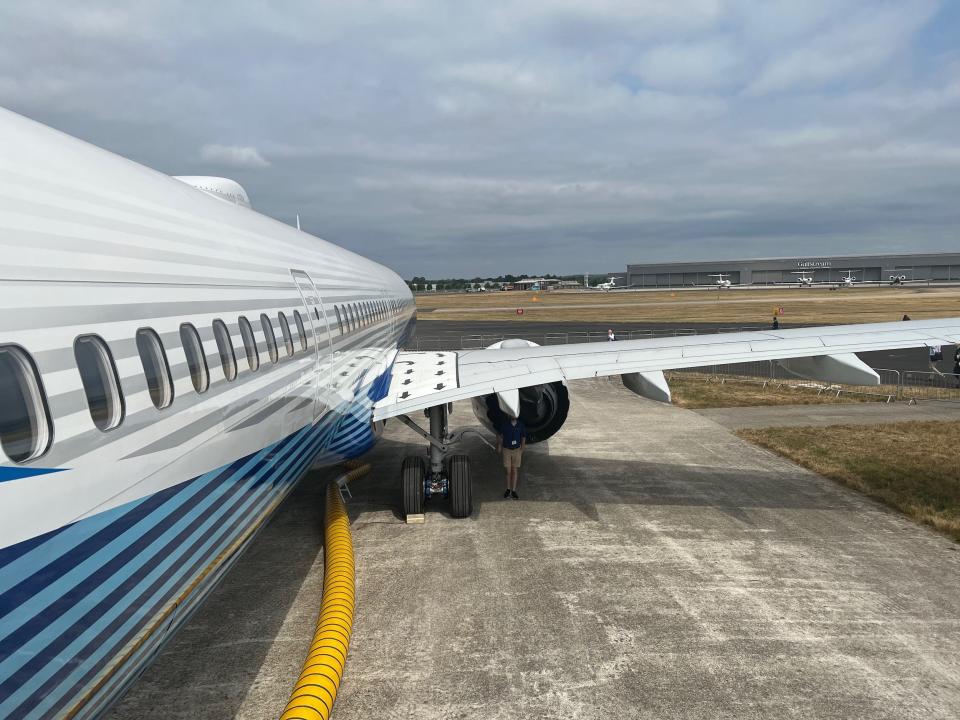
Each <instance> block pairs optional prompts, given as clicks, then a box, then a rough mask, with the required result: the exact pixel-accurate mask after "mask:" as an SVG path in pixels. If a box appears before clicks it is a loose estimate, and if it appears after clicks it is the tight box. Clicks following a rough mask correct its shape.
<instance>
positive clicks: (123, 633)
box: [23, 428, 322, 708]
mask: <svg viewBox="0 0 960 720" xmlns="http://www.w3.org/2000/svg"><path fill="white" fill-rule="evenodd" d="M314 430H316V428H314ZM321 440H322V438H315V439H314V442H313V443H312V445H316V444H317V443H318V442H320V441H321ZM314 452H315V449H314V448H313V447H309V446H308V447H306V448H305V449H301V450H300V451H299V457H286V456H285V459H286V462H285V463H284V464H283V465H282V466H278V467H277V468H276V469H275V470H274V472H272V473H271V474H270V475H269V476H264V477H263V478H261V482H264V483H271V485H273V483H274V481H275V480H276V479H277V478H278V477H281V476H286V477H288V478H289V477H295V476H296V474H297V473H291V472H289V471H290V466H291V465H292V464H296V465H297V466H298V467H299V468H301V469H303V468H305V467H306V466H307V464H309V462H312V457H311V456H312V454H314ZM279 460H280V458H278V461H279ZM282 487H283V492H284V493H285V492H287V491H289V489H291V488H292V487H293V482H292V481H290V480H287V481H286V482H285V483H283V484H282ZM274 498H275V494H274V495H270V496H268V497H265V498H264V499H263V501H262V502H260V503H258V504H257V506H256V508H255V512H253V513H251V514H250V517H246V516H245V517H243V518H241V519H240V520H238V521H237V522H236V523H235V524H234V525H233V526H232V527H231V529H230V530H229V532H224V533H222V534H221V535H222V536H223V537H224V538H225V539H224V540H223V541H222V542H221V544H220V547H221V548H222V547H226V546H227V545H229V544H230V543H231V542H233V541H234V539H235V538H236V537H237V536H239V535H240V534H241V533H242V531H243V530H244V529H245V528H246V527H247V526H248V525H249V524H250V522H252V518H253V519H255V517H259V514H260V512H261V511H262V510H263V508H264V507H265V506H266V505H268V504H269V502H271V501H272V500H273V499H274ZM218 552H219V549H217V550H211V549H210V548H209V547H207V548H201V549H200V550H199V551H197V552H195V553H194V555H193V556H192V558H195V560H196V561H195V563H194V565H193V566H192V567H191V568H190V569H189V571H184V572H181V573H179V574H178V576H177V578H175V580H176V581H179V582H175V583H169V582H168V583H167V586H166V589H167V590H169V587H174V588H179V587H182V586H183V585H184V584H187V582H188V578H189V577H192V576H193V575H194V574H195V572H199V571H200V570H202V569H203V568H204V567H205V566H206V565H207V563H208V559H209V557H210V556H211V555H215V554H217V553H218ZM175 569H176V566H174V565H172V566H171V567H170V569H169V570H168V571H167V573H166V574H165V575H164V576H161V578H160V579H159V580H157V581H155V583H154V586H153V587H156V586H157V585H158V584H160V583H161V582H162V581H163V580H165V579H166V578H167V577H169V575H170V574H171V573H172V572H173V570H175ZM150 593H151V591H150V590H148V591H147V592H145V593H144V594H143V595H142V596H141V597H140V598H137V599H136V600H135V602H134V605H135V606H137V607H140V608H145V609H144V610H143V612H142V613H141V615H142V616H143V619H148V618H150V617H152V616H153V615H154V614H155V613H156V612H158V611H159V610H160V609H162V607H163V606H164V605H165V604H166V602H167V598H166V595H167V594H168V593H166V594H163V595H162V596H161V597H160V599H159V600H156V601H155V603H154V604H153V605H150V604H149V600H148V599H147V596H148V595H149V594H150ZM154 597H156V594H155V595H154ZM123 620H126V622H125V623H122V621H123ZM118 625H121V627H120V631H119V632H117V631H116V628H117V626H118ZM137 628H138V626H137V625H136V624H134V622H133V621H132V620H130V619H126V618H122V617H121V618H118V619H117V620H115V621H114V622H113V623H112V624H111V626H109V627H107V628H106V629H104V630H102V631H101V632H100V633H99V634H98V635H97V636H96V637H93V638H92V639H91V640H90V642H89V643H88V647H91V648H93V649H94V650H95V651H96V652H95V653H94V655H93V656H91V657H90V658H88V660H87V661H85V662H84V663H83V665H81V666H79V667H78V668H77V671H76V672H74V673H72V676H76V675H77V672H80V671H82V670H83V669H85V668H90V667H91V666H92V668H91V669H90V670H88V672H87V674H86V675H85V676H84V677H83V678H81V679H79V680H77V681H76V683H75V685H74V686H73V687H72V688H61V690H60V692H61V693H68V694H70V693H73V692H75V691H76V690H78V689H79V688H81V687H82V686H83V685H85V684H86V683H87V682H89V681H90V680H91V679H92V678H93V677H95V675H96V673H98V672H99V671H100V670H101V669H102V665H105V663H106V661H107V660H108V659H109V658H110V657H112V656H113V655H114V654H116V653H118V652H119V651H120V650H121V649H122V647H123V646H124V644H125V643H126V642H127V641H128V639H129V638H130V637H132V636H133V635H135V634H136V631H137ZM94 629H96V628H94ZM86 635H88V636H89V635H90V633H89V632H88V633H86ZM110 640H113V644H112V645H111V644H110V642H109V641H110ZM98 661H100V662H98ZM55 679H57V678H55ZM67 680H68V679H64V680H63V682H66V681H67ZM55 684H56V683H50V682H48V683H46V684H45V685H44V686H43V687H41V688H39V689H38V690H37V691H36V692H35V693H34V694H33V696H31V698H29V699H28V700H27V701H26V702H25V703H23V707H24V708H26V707H31V706H32V704H33V703H34V702H39V703H40V704H41V705H42V704H44V703H47V702H52V700H53V697H52V696H51V695H50V694H49V691H50V689H51V688H52V686H53V685H55ZM61 684H62V683H61Z"/></svg>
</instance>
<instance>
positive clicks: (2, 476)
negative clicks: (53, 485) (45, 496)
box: [0, 465, 67, 482]
mask: <svg viewBox="0 0 960 720" xmlns="http://www.w3.org/2000/svg"><path fill="white" fill-rule="evenodd" d="M64 470H67V468H39V467H8V466H6V465H3V466H0V482H8V481H10V480H21V479H23V478H28V477H34V476H36V475H48V474H49V473H57V472H63V471H64Z"/></svg>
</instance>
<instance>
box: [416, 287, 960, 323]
mask: <svg viewBox="0 0 960 720" xmlns="http://www.w3.org/2000/svg"><path fill="white" fill-rule="evenodd" d="M534 298H537V299H536V300H534ZM416 300H417V307H418V308H419V310H420V312H419V313H418V314H417V318H418V320H424V321H430V320H461V321H469V320H503V321H513V322H517V323H523V322H525V321H530V322H600V323H607V322H632V323H638V324H639V323H653V322H670V323H677V322H712V323H715V322H720V323H726V322H729V323H731V324H732V325H739V324H747V323H753V324H755V323H765V322H769V321H770V318H771V317H772V315H773V311H774V308H776V307H783V308H784V315H783V317H782V318H781V321H782V322H784V323H788V324H789V323H824V324H830V323H851V322H886V321H893V320H900V319H901V318H902V317H903V315H904V313H907V314H909V315H910V317H911V318H913V319H915V320H919V319H923V318H934V317H953V316H958V315H960V288H954V287H948V288H926V287H922V288H886V287H885V288H854V289H844V290H821V289H810V288H792V287H790V288H778V289H775V290H725V291H717V290H697V291H667V290H664V291H659V292H611V293H601V292H596V293H591V292H579V293H566V292H548V293H540V294H534V293H529V292H493V293H485V294H480V293H476V294H473V293H470V294H467V293H463V294H450V295H419V296H417V299H416ZM518 307H519V308H523V310H524V313H523V315H517V314H516V310H517V308H518Z"/></svg>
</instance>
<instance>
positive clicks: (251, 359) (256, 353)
mask: <svg viewBox="0 0 960 720" xmlns="http://www.w3.org/2000/svg"><path fill="white" fill-rule="evenodd" d="M239 323H240V338H241V339H242V340H243V351H244V352H245V353H246V354H247V365H248V366H249V367H250V370H251V371H254V372H256V371H257V370H258V369H259V368H260V350H258V349H257V339H256V338H255V337H254V336H253V328H252V327H251V326H250V321H249V320H247V319H246V318H245V317H244V316H243V315H241V316H240V321H239Z"/></svg>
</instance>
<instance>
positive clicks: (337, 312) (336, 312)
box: [333, 305, 343, 335]
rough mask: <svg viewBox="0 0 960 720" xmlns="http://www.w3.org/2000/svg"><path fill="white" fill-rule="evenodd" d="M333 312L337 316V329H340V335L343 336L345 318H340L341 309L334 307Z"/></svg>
mask: <svg viewBox="0 0 960 720" xmlns="http://www.w3.org/2000/svg"><path fill="white" fill-rule="evenodd" d="M333 312H334V314H335V315H336V316H337V327H338V328H340V334H341V335H343V318H342V317H341V316H340V308H339V307H338V306H337V305H334V306H333Z"/></svg>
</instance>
